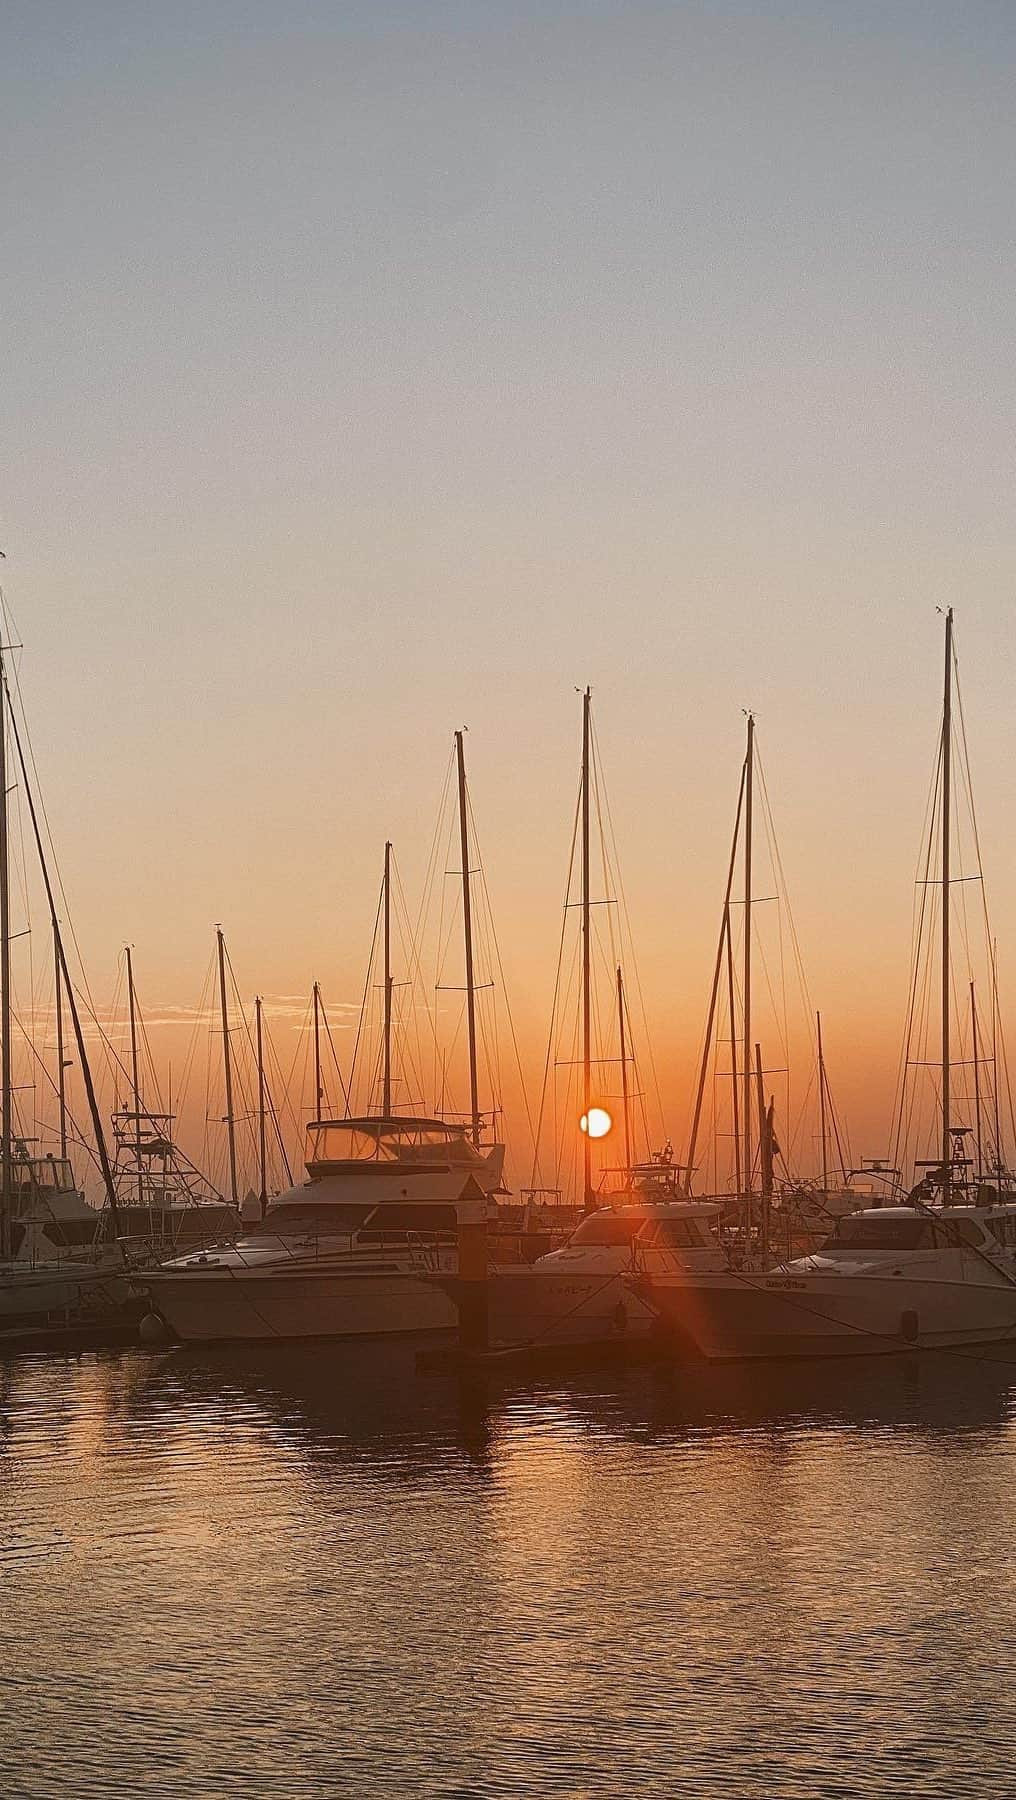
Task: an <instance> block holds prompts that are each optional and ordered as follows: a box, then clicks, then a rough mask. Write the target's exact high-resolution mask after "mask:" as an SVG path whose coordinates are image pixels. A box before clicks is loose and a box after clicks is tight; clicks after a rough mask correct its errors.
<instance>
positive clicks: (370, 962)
mask: <svg viewBox="0 0 1016 1800" xmlns="http://www.w3.org/2000/svg"><path fill="white" fill-rule="evenodd" d="M383 905H384V882H383V881H382V883H381V889H380V892H379V894H378V897H377V911H376V912H375V914H374V935H373V937H372V938H371V940H370V955H369V956H368V958H367V973H366V975H365V977H364V982H363V997H362V999H361V1001H360V1017H359V1019H358V1020H357V1025H356V1037H355V1039H354V1041H353V1060H352V1062H351V1064H350V1068H349V1091H350V1093H351V1094H352V1092H353V1083H354V1081H355V1080H356V1072H357V1058H358V1055H359V1050H360V1038H361V1035H362V1032H363V1026H364V1019H365V1017H366V1012H367V1003H368V1000H369V998H370V978H371V975H372V974H373V972H374V957H375V955H376V953H377V938H378V932H379V931H380V929H381V909H382V907H383ZM368 1093H369V1089H368ZM366 1110H367V1111H368V1112H369V1111H370V1105H369V1103H368V1106H367V1109H366Z"/></svg>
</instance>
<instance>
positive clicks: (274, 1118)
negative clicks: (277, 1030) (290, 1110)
mask: <svg viewBox="0 0 1016 1800" xmlns="http://www.w3.org/2000/svg"><path fill="white" fill-rule="evenodd" d="M261 1041H262V1048H263V1050H267V1052H268V1055H267V1056H266V1057H264V1058H263V1062H262V1078H263V1080H264V1087H265V1100H266V1101H267V1114H268V1117H269V1118H270V1119H271V1122H272V1130H273V1132H274V1134H275V1141H276V1143H277V1144H278V1147H279V1154H280V1155H281V1157H282V1166H283V1168H284V1169H285V1172H286V1180H287V1182H288V1183H289V1185H290V1187H292V1185H293V1171H292V1169H291V1167H290V1163H289V1157H288V1155H287V1154H286V1145H285V1140H284V1138H283V1135H282V1130H281V1127H280V1125H279V1116H278V1109H277V1107H276V1104H275V1099H274V1097H273V1094H272V1083H271V1075H270V1073H269V1063H270V1062H271V1060H272V1058H273V1050H272V1041H271V1033H270V1031H269V1029H268V1025H267V1021H266V1020H265V1014H264V1004H263V1003H262V1008H261Z"/></svg>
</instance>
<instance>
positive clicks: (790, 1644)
mask: <svg viewBox="0 0 1016 1800" xmlns="http://www.w3.org/2000/svg"><path fill="white" fill-rule="evenodd" d="M1014 1382H1016V1368H1006V1367H1002V1368H990V1367H986V1366H984V1365H982V1364H978V1363H975V1362H970V1363H961V1362H958V1361H942V1362H938V1361H929V1362H926V1363H923V1364H918V1363H917V1362H913V1363H902V1364H896V1363H891V1362H888V1361H886V1362H876V1363H873V1364H872V1365H871V1366H869V1367H866V1368H862V1367H860V1366H857V1367H854V1368H836V1367H833V1368H827V1369H825V1370H822V1371H820V1372H818V1374H817V1375H816V1374H809V1373H807V1372H806V1371H803V1370H794V1369H786V1370H783V1371H768V1372H765V1371H759V1370H719V1371H716V1370H713V1371H710V1370H702V1369H699V1368H695V1369H687V1370H680V1369H676V1368H671V1369H666V1368H646V1369H640V1370H628V1371H624V1372H621V1373H618V1372H605V1371H600V1372H599V1373H597V1374H596V1375H592V1376H590V1375H587V1376H584V1377H583V1378H581V1379H578V1380H576V1379H568V1380H567V1381H563V1382H559V1381H553V1382H539V1383H535V1384H534V1383H530V1382H526V1383H525V1384H513V1383H510V1382H509V1383H502V1384H500V1385H490V1384H488V1385H484V1386H481V1387H479V1388H477V1387H476V1386H475V1385H473V1386H467V1387H463V1386H462V1385H461V1384H460V1383H459V1382H457V1381H455V1380H453V1379H449V1378H445V1377H442V1378H435V1377H421V1376H417V1375H416V1374H415V1373H414V1372H413V1367H412V1362H411V1360H410V1358H409V1355H408V1354H407V1352H406V1351H405V1350H403V1349H402V1348H401V1347H396V1348H393V1349H392V1350H384V1351H381V1352H379V1351H378V1350H377V1349H376V1348H370V1349H367V1350H364V1349H362V1348H361V1349H359V1350H351V1349H347V1348H345V1347H340V1346H336V1347H330V1348H324V1349H322V1348H314V1349H309V1350H308V1349H303V1350H296V1349H286V1348H281V1347H276V1348H272V1347H267V1348H266V1349H265V1350H264V1351H263V1352H259V1351H251V1350H250V1349H244V1350H242V1351H237V1352H232V1353H229V1352H227V1353H221V1354H215V1355H212V1354H210V1353H202V1354H195V1353H189V1352H180V1351H177V1352H167V1353H165V1354H160V1355H154V1356H153V1355H144V1354H140V1353H138V1354H134V1353H132V1354H128V1355H116V1356H108V1357H96V1356H90V1357H86V1358H83V1359H82V1360H80V1361H69V1360H63V1359H59V1358H53V1359H34V1360H25V1361H20V1362H11V1363H8V1364H0V1407H2V1436H0V1606H2V1636H0V1681H2V1688H0V1792H2V1793H3V1795H4V1800H29V1797H30V1800H44V1797H46V1796H50V1795H60V1796H68V1797H70V1796H74V1797H75V1800H79V1797H80V1800H87V1797H88V1796H96V1795H114V1794H115V1795H133V1794H138V1795H146V1796H155V1795H159V1796H172V1797H173V1800H176V1797H177V1796H180V1797H187V1796H198V1795H200V1796H208V1795H228V1794H237V1795H245V1796H251V1797H252V1800H254V1797H255V1796H256V1797H257V1800H260V1797H261V1796H281V1797H284V1800H304V1797H305V1796H306V1797H308V1800H309V1797H311V1796H313V1797H314V1800H318V1797H320V1796H345V1795H351V1796H357V1797H359V1796H373V1795H379V1796H399V1797H400V1800H403V1797H405V1796H413V1795H426V1796H429V1795H442V1796H462V1797H465V1796H486V1795H492V1796H528V1795H534V1796H536V1795H555V1796H561V1797H564V1796H568V1797H569V1800H575V1797H577V1796H584V1795H590V1796H593V1795H595V1796H601V1795H602V1796H613V1795H639V1796H644V1795H676V1796H685V1795H689V1796H690V1795H694V1796H707V1795H709V1796H711V1795H719V1796H736V1797H737V1800H744V1797H745V1796H756V1795H757V1796H766V1797H769V1796H795V1797H796V1796H801V1797H802V1800H804V1796H808V1797H809V1800H811V1797H813V1796H817V1795H818V1796H840V1795H842V1796H847V1795H858V1796H862V1795H863V1796H871V1800H883V1797H885V1796H889V1795H900V1796H907V1797H908V1800H912V1797H913V1796H932V1795H934V1796H941V1797H942V1800H959V1797H960V1796H964V1795H1001V1794H1008V1793H1011V1792H1013V1791H1014V1785H1016V1775H1014V1772H1013V1771H1014V1752H1016V1695H1014V1692H1013V1685H1012V1683H1011V1680H1010V1667H1009V1663H1010V1645H1011V1643H1012V1641H1013V1639H1014V1637H1016V1423H1014V1419H1013V1398H1012V1396H1011V1393H1010V1388H1011V1385H1012V1384H1013V1383H1014ZM1013 1392H1014V1393H1016V1388H1014V1389H1013Z"/></svg>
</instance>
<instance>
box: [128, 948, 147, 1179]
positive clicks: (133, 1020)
mask: <svg viewBox="0 0 1016 1800" xmlns="http://www.w3.org/2000/svg"><path fill="white" fill-rule="evenodd" d="M126 948H127V1012H128V1017H129V1019H130V1026H131V1084H132V1086H133V1089H134V1157H135V1161H136V1163H137V1171H138V1205H139V1206H144V1204H145V1165H144V1161H143V1159H142V1155H141V1085H140V1082H139V1081H138V1023H137V1016H136V1012H135V1000H134V964H133V963H132V961H131V947H130V945H129V944H128V945H127V946H126Z"/></svg>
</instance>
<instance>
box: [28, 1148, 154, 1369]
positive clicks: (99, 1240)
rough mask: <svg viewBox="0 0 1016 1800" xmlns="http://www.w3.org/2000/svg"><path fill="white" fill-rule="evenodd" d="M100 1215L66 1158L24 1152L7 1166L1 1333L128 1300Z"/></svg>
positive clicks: (94, 1312) (108, 1309) (99, 1312)
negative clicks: (8, 1189) (8, 1182)
mask: <svg viewBox="0 0 1016 1800" xmlns="http://www.w3.org/2000/svg"><path fill="white" fill-rule="evenodd" d="M102 1218H103V1215H102V1214H100V1213H98V1212H97V1211H96V1209H95V1208H94V1207H93V1206H89V1204H88V1201H87V1200H86V1199H85V1196H84V1194H82V1193H81V1192H80V1190H79V1189H78V1188H77V1187H76V1186H75V1184H74V1177H73V1174H72V1172H71V1166H70V1163H69V1162H68V1161H67V1160H66V1159H65V1158H63V1157H58V1156H34V1157H30V1156H29V1155H28V1154H27V1151H26V1150H25V1148H24V1146H23V1145H20V1144H19V1145H17V1146H16V1149H15V1155H14V1159H13V1162H12V1164H11V1209H10V1217H9V1219H8V1221H7V1234H8V1244H7V1249H8V1255H7V1256H5V1257H4V1259H3V1261H0V1334H2V1333H3V1332H5V1331H6V1332H16V1331H21V1330H30V1329H33V1328H36V1327H42V1326H45V1325H48V1324H51V1323H64V1322H66V1321H68V1320H70V1319H78V1318H86V1317H87V1318H98V1317H101V1316H103V1315H105V1314H107V1313H113V1312H115V1311H117V1310H118V1309H119V1308H120V1307H122V1306H123V1305H124V1304H125V1302H126V1300H127V1281H126V1276H125V1270H124V1261H123V1255H122V1252H121V1250H120V1247H119V1245H118V1244H117V1243H115V1242H112V1243H111V1242H110V1241H109V1239H108V1238H105V1237H103V1235H102V1233H101V1225H102Z"/></svg>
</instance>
